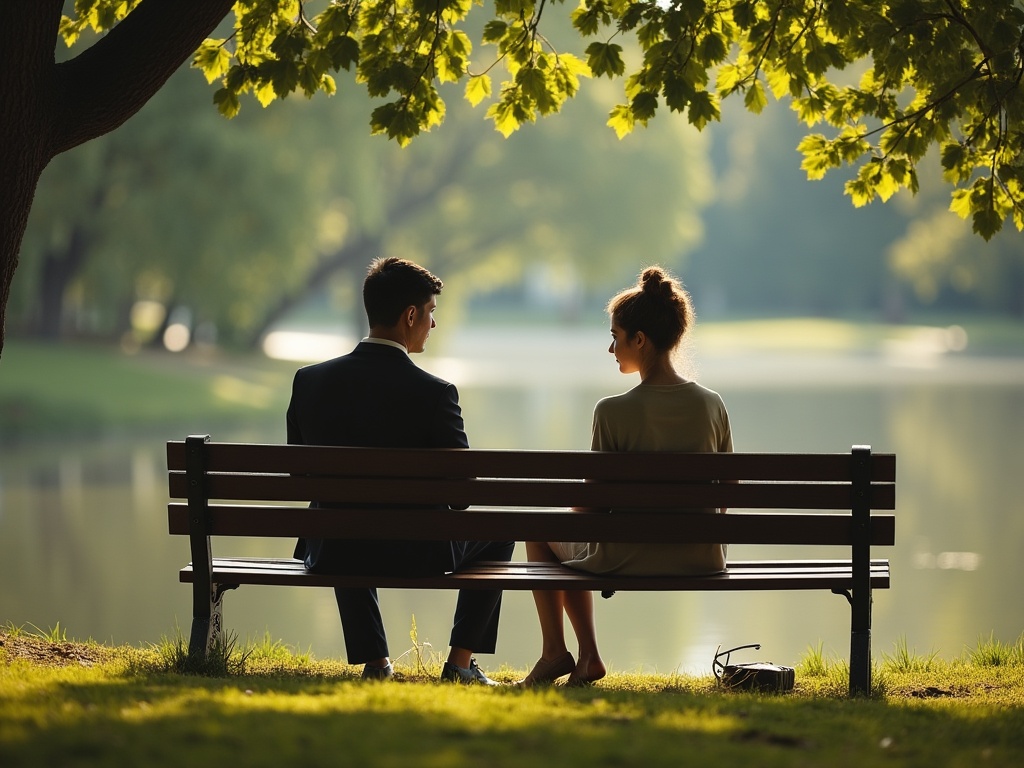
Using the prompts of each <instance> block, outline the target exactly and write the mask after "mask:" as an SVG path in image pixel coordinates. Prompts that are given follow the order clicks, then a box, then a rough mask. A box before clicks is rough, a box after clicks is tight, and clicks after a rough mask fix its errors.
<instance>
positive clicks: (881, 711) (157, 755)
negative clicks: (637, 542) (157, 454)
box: [0, 629, 1024, 768]
mask: <svg viewBox="0 0 1024 768" xmlns="http://www.w3.org/2000/svg"><path fill="white" fill-rule="evenodd" d="M19 631H20V630H13V629H12V630H9V633H8V634H6V635H5V634H4V633H3V632H0V765H3V766H5V768H19V767H20V766H33V767H34V766H40V765H55V766H67V767H68V768H71V767H74V766H122V765H132V766H135V765H145V766H147V768H159V767H160V766H168V768H170V767H172V766H173V767H174V768H177V767H179V766H183V765H200V766H205V765H235V766H283V765H288V766H291V765H298V766H303V768H308V767H309V766H349V765H351V766H395V767H396V768H397V767H398V766H442V767H444V768H462V767H463V766H467V767H468V766H496V767H500V766H517V767H518V766H529V767H530V768H549V767H550V768H566V767H567V766H581V768H583V767H586V768H592V767H593V766H623V765H628V766H632V765H636V766H673V767H675V766H691V765H692V766H709V765H720V766H744V765H747V766H757V767H758V768H760V767H762V766H792V765H807V766H851V767H852V766H865V765H869V766H870V765H879V764H884V765H887V766H928V767H929V768H931V767H932V766H965V767H967V766H969V767H970V768H975V766H978V765H992V766H1017V765H1021V764H1024V762H1022V761H1024V648H1022V645H1021V642H1018V643H1017V644H1016V645H1015V646H1011V647H1007V646H1000V645H998V644H990V645H989V646H987V647H985V646H984V645H983V646H979V648H978V649H976V650H975V651H972V652H970V653H968V654H966V655H965V656H964V657H963V658H961V659H957V660H954V661H941V660H936V659H932V658H916V657H911V656H906V655H899V654H897V657H895V658H892V657H885V658H884V659H883V660H882V661H881V662H880V663H879V664H878V667H877V671H876V683H877V685H876V688H877V691H876V693H875V695H873V696H872V697H871V698H870V699H864V698H861V699H856V700H849V699H847V698H846V697H845V690H844V683H845V671H844V668H843V666H844V665H843V664H842V663H841V662H834V663H831V664H829V663H823V661H822V660H821V659H820V658H810V659H805V660H804V662H802V663H801V665H800V666H799V667H798V668H797V688H796V690H795V691H793V692H790V693H786V694H776V695H772V694H751V693H735V692H727V691H723V690H721V689H719V688H717V687H716V684H715V681H714V678H694V677H685V676H657V675H628V674H620V675H611V676H609V678H607V679H606V680H603V681H601V682H600V683H598V684H597V685H595V686H593V687H591V688H589V689H565V688H560V687H548V688H543V689H537V690H529V691H523V690H518V689H515V688H511V687H504V688H501V689H497V690H491V689H482V688H479V687H458V686H451V685H442V684H440V683H437V682H434V678H435V676H436V672H437V665H436V660H433V661H430V662H428V664H427V666H426V667H423V668H416V667H413V666H399V674H398V676H397V678H398V679H397V680H395V681H389V682H385V683H377V682H373V683H363V682H362V681H360V680H358V679H357V672H358V670H357V669H356V668H354V667H350V666H347V665H345V664H341V663H339V662H331V661H317V660H315V659H311V658H309V657H308V656H302V655H295V654H293V653H291V652H289V651H288V650H287V649H284V648H282V647H281V646H280V645H278V644H274V643H270V642H264V643H263V644H262V645H261V646H258V647H253V648H248V649H245V653H246V654H247V656H246V658H245V660H244V662H243V661H242V660H241V655H242V654H241V653H240V652H239V653H237V654H236V656H235V671H233V672H232V673H229V674H225V673H221V674H220V675H219V676H209V677H207V676H195V675H186V674H180V673H177V672H174V671H171V668H172V667H173V664H171V663H170V659H172V658H173V656H174V648H175V644H174V643H167V642H165V643H164V644H162V646H161V647H159V648H148V649H137V648H129V647H121V648H97V647H92V652H91V653H90V652H89V646H85V651H84V652H83V651H82V648H81V647H79V646H75V645H74V644H71V643H67V642H65V641H63V640H61V639H60V638H53V639H51V640H49V641H47V642H46V643H45V644H44V645H46V646H48V647H49V652H48V653H46V654H44V655H45V656H47V657H48V658H49V659H50V660H49V661H47V662H43V661H39V660H31V659H24V658H20V657H18V655H17V654H16V653H15V652H14V650H13V648H14V645H15V641H16V640H17V637H18V632H19ZM177 647H178V648H179V649H180V641H179V643H178V646H177ZM54 659H57V660H58V661H59V662H61V665H59V666H57V665H54V663H53V660H54ZM524 672H525V670H510V669H502V670H498V671H497V674H496V677H498V678H499V679H502V680H506V681H512V680H514V679H516V678H517V677H518V676H521V675H522V674H524Z"/></svg>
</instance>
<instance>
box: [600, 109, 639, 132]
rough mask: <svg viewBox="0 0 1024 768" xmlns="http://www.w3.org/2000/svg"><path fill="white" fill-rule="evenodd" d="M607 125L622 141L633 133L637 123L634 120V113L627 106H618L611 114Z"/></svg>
mask: <svg viewBox="0 0 1024 768" xmlns="http://www.w3.org/2000/svg"><path fill="white" fill-rule="evenodd" d="M606 125H608V127H609V128H611V129H612V130H614V131H615V135H616V136H618V137H619V138H620V139H622V138H624V137H625V136H628V135H629V134H630V133H632V132H633V128H634V127H635V125H636V121H634V120H633V113H632V111H630V109H629V107H628V106H627V105H626V104H618V105H616V106H615V108H614V109H612V111H611V112H610V113H609V115H608V122H607V123H606Z"/></svg>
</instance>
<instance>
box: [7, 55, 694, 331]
mask: <svg viewBox="0 0 1024 768" xmlns="http://www.w3.org/2000/svg"><path fill="white" fill-rule="evenodd" d="M190 75H191V76H190ZM202 88H203V85H202V82H201V81H200V80H198V79H197V78H195V76H194V74H192V73H189V72H185V71H183V72H180V73H178V74H176V75H175V76H174V77H173V78H171V80H170V81H169V83H168V85H167V86H166V87H165V88H164V89H163V90H162V91H161V92H160V93H159V94H158V95H157V96H156V97H155V98H154V99H153V100H152V101H151V102H150V104H148V105H147V106H146V108H145V109H143V110H142V111H141V112H140V113H139V114H138V115H137V116H136V117H135V118H134V119H132V120H131V121H129V122H128V123H127V124H126V125H125V126H123V127H122V128H121V129H119V130H117V131H115V132H113V133H111V134H109V135H107V136H104V137H101V138H99V139H97V140H96V141H93V142H90V143H89V144H88V145H86V146H84V147H82V148H80V149H79V150H77V151H75V152H72V153H68V154H66V155H63V156H61V157H59V158H57V159H56V160H55V161H54V163H52V164H51V166H50V168H48V169H47V171H46V173H45V174H44V175H43V178H42V179H41V181H40V186H39V189H38V193H37V198H38V201H37V204H36V207H35V210H34V211H33V214H32V219H31V222H30V226H29V228H28V231H27V233H26V238H25V244H24V248H23V254H22V256H23V262H24V264H23V278H22V279H23V282H22V283H20V284H19V286H18V290H16V292H15V298H14V302H13V304H12V310H13V311H12V313H11V320H12V330H15V331H17V330H21V331H22V332H24V333H31V334H33V335H36V336H43V337H48V338H56V337H59V336H61V335H62V334H63V335H68V334H77V335H82V334H87V335H95V336H102V337H104V338H115V339H126V340H127V341H128V342H129V343H138V342H140V341H145V340H150V339H151V340H156V341H158V340H159V339H160V332H161V331H162V326H163V325H165V324H166V323H167V322H168V321H169V320H171V319H172V317H174V316H175V313H176V310H177V313H178V319H179V320H180V319H181V313H185V317H186V318H187V324H188V325H190V326H191V327H192V328H193V329H194V330H195V331H196V333H197V335H198V336H199V338H210V337H211V335H212V334H211V329H216V333H217V337H218V338H219V340H220V341H222V342H224V343H228V344H232V345H235V346H238V345H243V346H255V345H256V344H258V342H259V341H260V339H261V337H262V336H263V334H264V333H265V332H266V331H267V330H268V329H269V328H270V327H272V326H273V324H274V323H276V322H278V321H280V320H281V319H282V318H286V317H287V316H288V315H289V313H291V312H293V311H294V310H295V309H296V308H298V307H301V306H302V305H303V303H304V302H307V301H308V300H309V299H310V297H311V296H314V295H316V294H317V293H318V292H322V291H323V290H324V288H325V286H329V285H330V283H331V280H332V278H334V277H337V276H342V277H343V278H347V280H344V281H343V282H347V283H349V284H355V285H358V284H359V282H360V281H361V279H362V274H363V272H364V271H365V268H366V265H367V263H368V262H369V261H370V259H372V258H374V257H376V256H378V255H381V254H396V255H403V256H406V257H409V258H414V259H416V260H418V261H420V262H421V263H424V264H427V265H429V266H430V267H431V268H434V269H436V270H437V271H438V272H439V273H440V274H442V275H443V276H444V279H445V280H446V281H448V283H449V286H450V290H449V291H447V292H446V296H448V297H449V298H451V297H453V296H457V295H458V292H459V286H460V285H465V286H466V287H467V290H466V291H463V293H486V292H489V291H494V290H496V289H499V288H501V287H503V286H508V285H510V284H514V283H516V282H518V281H520V280H521V279H522V276H523V273H524V270H525V269H528V267H529V265H530V264H531V263H536V262H541V261H543V262H545V263H548V264H561V265H563V266H565V267H566V268H568V269H569V271H570V274H571V275H572V277H573V279H574V280H578V281H579V282H580V283H581V284H583V285H593V284H595V283H597V284H598V285H600V286H601V289H602V290H604V289H605V284H606V283H607V282H608V279H607V278H608V276H609V275H613V276H615V278H616V279H628V277H629V275H630V274H631V272H632V271H633V270H634V269H635V265H636V264H637V263H639V262H641V261H662V262H672V261H675V262H678V260H679V259H680V258H681V255H682V254H684V253H685V252H686V251H687V250H688V249H690V248H692V247H693V245H694V244H695V243H696V242H697V241H698V240H699V237H700V217H699V213H700V211H699V209H700V206H701V205H702V204H703V201H704V200H706V199H707V197H708V194H709V189H710V184H711V179H710V171H709V168H708V165H707V160H706V152H705V151H704V149H703V145H704V144H706V142H705V141H704V138H703V137H702V136H701V135H699V134H698V133H697V132H696V131H694V130H693V129H692V128H690V127H689V126H687V125H686V124H685V122H684V121H681V120H666V121H663V122H664V124H663V125H658V126H652V130H651V131H650V132H649V135H648V137H647V140H646V141H644V142H626V143H623V142H619V141H618V140H617V139H616V138H615V137H614V135H612V134H611V133H610V132H606V131H591V130H587V129H586V128H587V126H588V125H590V124H592V122H593V120H594V118H595V116H596V115H597V114H599V113H600V112H601V111H602V110H603V109H604V107H603V105H602V104H601V102H600V101H598V100H596V99H595V96H596V95H597V94H599V93H600V89H594V91H593V94H594V95H583V96H581V97H580V98H579V99H578V100H577V102H576V103H574V104H572V105H571V106H570V107H569V108H567V110H566V114H564V115H563V116H562V119H561V120H559V121H557V122H552V123H550V124H547V125H545V126H538V129H537V130H536V131H534V132H527V133H523V134H518V135H516V136H514V137H512V138H510V139H507V140H506V139H504V138H502V137H501V136H500V135H498V134H496V133H495V132H494V131H493V130H491V129H490V128H489V126H488V125H487V124H486V123H485V122H484V121H483V120H482V119H481V116H480V114H479V112H475V111H473V110H472V109H471V108H470V107H469V105H465V106H464V107H461V108H459V107H457V108H455V109H453V110H452V111H451V113H450V114H449V117H448V125H447V128H446V131H445V133H444V135H438V136H424V137H423V138H422V139H421V140H420V141H419V142H416V143H415V144H414V145H413V146H411V147H408V148H405V149H402V148H400V147H397V146H396V145H395V144H394V143H392V142H382V141H380V140H379V139H376V138H374V137H372V136H371V135H369V132H368V131H366V130H365V121H366V114H367V112H368V106H367V101H366V99H365V98H364V97H362V96H361V95H360V94H359V93H355V92H353V93H345V94H339V95H338V96H337V97H335V98H334V99H331V100H324V99H318V100H314V101H309V102H307V101H301V102H291V103H289V104H286V105H280V106H279V107H277V108H275V109H268V110H260V111H256V112H252V111H250V112H247V113H246V114H244V115H241V116H240V117H239V118H238V119H239V120H240V121H241V122H240V124H239V125H238V126H233V129H232V130H224V128H225V126H223V120H222V118H220V117H219V116H218V115H217V114H216V112H215V111H213V110H211V109H209V107H208V105H207V104H205V103H203V100H202V99H201V98H196V96H197V94H196V92H195V91H196V89H199V90H202ZM218 124H219V125H218ZM218 128H220V130H218ZM235 129H237V130H235ZM83 200H84V201H88V203H89V204H88V205H82V204H81V203H82V201H83ZM623 269H625V271H623ZM453 290H454V291H455V292H453ZM350 298H351V297H350ZM354 303H356V304H358V301H356V302H354ZM133 307H135V308H136V309H137V310H141V309H144V308H147V307H148V308H151V309H152V311H151V312H148V313H146V312H139V311H137V312H136V313H135V318H134V320H135V323H134V326H133V324H132V312H131V310H132V308H133ZM153 312H155V313H156V315H155V316H154V314H153ZM61 318H63V321H62V322H61V320H60V319H61ZM126 334H127V336H126Z"/></svg>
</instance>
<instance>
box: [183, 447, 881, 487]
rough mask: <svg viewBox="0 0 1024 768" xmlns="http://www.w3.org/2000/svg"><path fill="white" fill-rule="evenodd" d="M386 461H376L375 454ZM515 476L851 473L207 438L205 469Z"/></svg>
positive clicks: (827, 466) (662, 459)
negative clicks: (280, 443)
mask: <svg viewBox="0 0 1024 768" xmlns="http://www.w3.org/2000/svg"><path fill="white" fill-rule="evenodd" d="M385 452H386V453H387V455H388V457H389V460H388V461H381V460H380V456H379V454H381V453H385ZM167 465H168V469H170V470H172V471H184V469H185V443H184V442H183V441H170V442H168V443H167ZM396 467H401V468H402V469H401V472H402V476H403V477H410V478H412V477H421V478H422V477H437V476H440V475H449V476H457V477H492V476H493V477H503V476H508V475H509V473H515V475H516V476H519V477H533V478H572V477H576V478H583V477H592V476H597V477H602V478H605V479H608V480H636V481H639V482H662V481H664V479H665V478H666V477H671V478H673V479H677V480H707V479H708V478H709V477H717V478H718V479H720V480H738V479H745V480H780V481H786V480H789V481H795V480H803V481H815V480H820V481H827V480H840V481H849V480H851V479H852V468H851V459H850V454H849V453H834V454H793V453H728V454H726V453H689V454H684V453H673V452H658V453H654V452H635V453H630V454H625V455H624V454H618V453H600V452H588V451H519V450H495V449H480V448H474V449H459V448H453V449H437V448H434V449H390V448H380V449H375V448H352V447H346V446H284V445H266V444H262V445H261V444H249V443H211V444H209V446H208V450H207V469H208V471H210V472H268V473H284V474H310V475H320V474H322V475H337V476H349V477H363V478H370V477H384V478H391V477H393V476H394V473H395V469H396ZM871 467H872V468H871V480H872V481H875V482H894V481H895V480H896V457H895V455H894V454H881V453H876V454H872V456H871Z"/></svg>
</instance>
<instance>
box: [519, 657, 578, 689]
mask: <svg viewBox="0 0 1024 768" xmlns="http://www.w3.org/2000/svg"><path fill="white" fill-rule="evenodd" d="M575 669H576V661H575V660H574V659H573V657H572V654H571V653H569V652H568V651H566V652H565V654H564V655H563V656H559V657H558V658H557V659H553V660H551V661H546V660H545V659H543V658H541V659H540V660H538V661H537V663H536V664H534V665H533V669H531V670H530V674H528V675H527V676H526V677H524V678H523V679H522V680H520V681H519V682H517V683H516V685H517V686H518V687H520V688H529V687H531V686H534V685H540V684H543V683H553V682H554V681H555V680H557V679H558V678H560V677H563V676H565V675H568V674H570V673H571V672H572V671H573V670H575Z"/></svg>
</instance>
